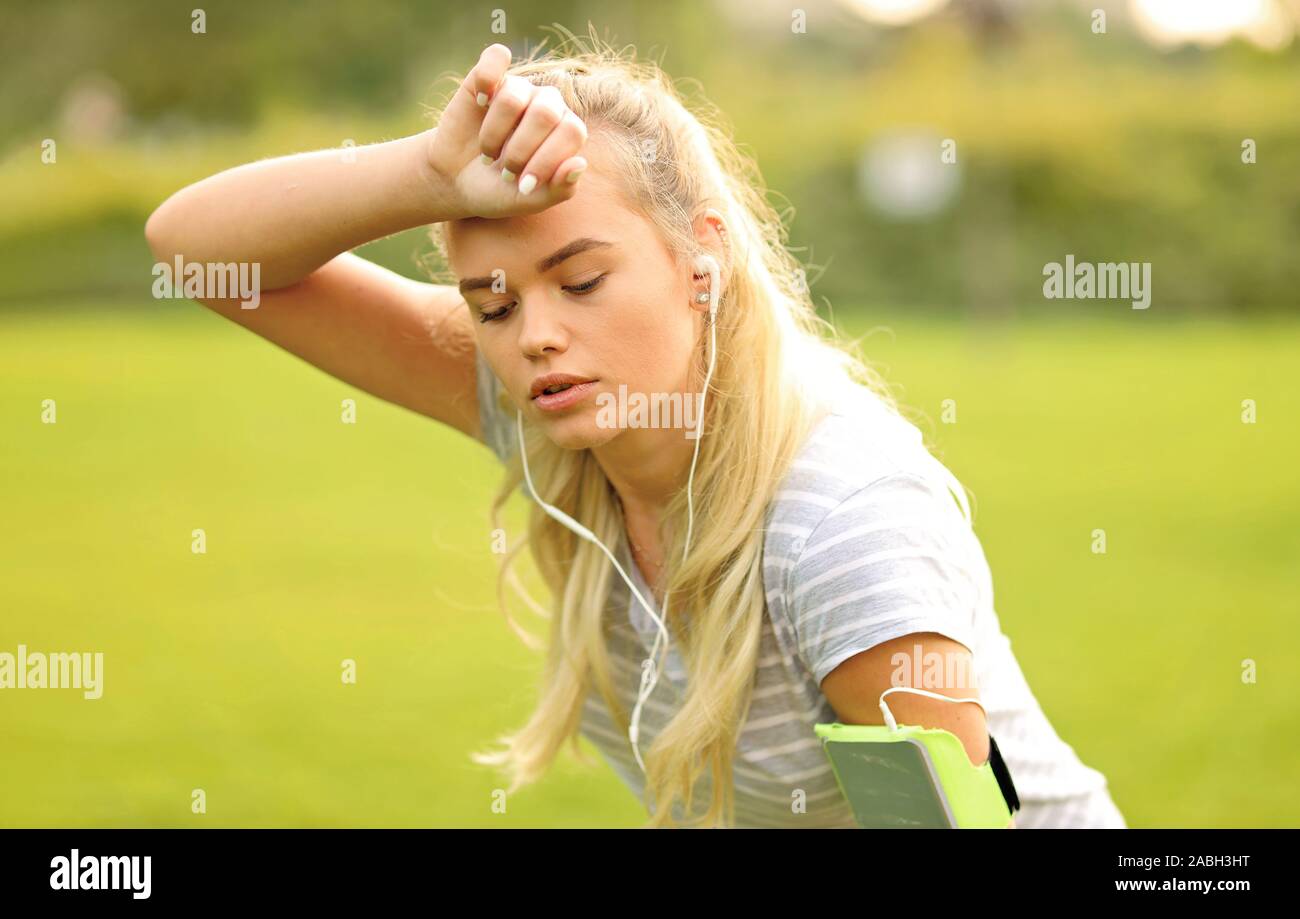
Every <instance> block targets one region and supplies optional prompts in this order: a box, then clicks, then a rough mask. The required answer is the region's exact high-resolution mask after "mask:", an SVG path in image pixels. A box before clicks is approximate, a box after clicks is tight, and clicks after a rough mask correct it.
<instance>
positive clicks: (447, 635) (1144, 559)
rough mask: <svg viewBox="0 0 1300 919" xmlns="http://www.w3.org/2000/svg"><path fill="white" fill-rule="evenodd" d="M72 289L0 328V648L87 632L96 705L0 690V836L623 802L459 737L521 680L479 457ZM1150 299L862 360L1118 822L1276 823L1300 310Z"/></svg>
mask: <svg viewBox="0 0 1300 919" xmlns="http://www.w3.org/2000/svg"><path fill="white" fill-rule="evenodd" d="M78 306H84V304H57V303H51V304H49V306H47V307H45V308H44V309H43V310H42V312H40V313H39V314H37V313H29V314H26V315H19V314H13V315H9V316H5V317H0V422H2V423H3V430H4V432H5V433H4V436H3V442H2V443H3V448H2V449H0V482H3V485H2V486H0V487H2V488H3V494H0V500H2V502H3V508H4V526H3V528H0V651H10V652H13V651H15V650H16V648H17V645H18V644H19V643H23V644H26V645H27V646H28V648H29V649H31V650H34V651H36V650H43V651H53V650H60V651H74V650H97V651H103V652H104V655H105V683H104V686H105V689H104V696H103V698H101V699H99V700H97V701H89V700H85V699H83V698H81V696H80V694H79V693H75V692H72V691H67V692H53V691H47V692H35V691H18V690H14V691H11V692H4V693H0V757H3V760H4V767H3V774H4V777H5V778H4V781H0V826H8V827H12V826H514V827H522V826H566V827H577V826H635V825H637V824H638V823H639V822H640V820H641V819H642V817H641V810H640V807H639V803H638V802H637V801H636V800H635V799H634V798H633V797H632V796H631V795H630V794H629V793H628V792H627V791H626V790H625V789H624V788H623V786H622V785H621V784H620V783H619V781H618V780H617V779H616V778H615V776H614V775H613V774H612V772H610V771H609V770H608V768H607V767H604V766H603V765H596V766H593V767H591V768H587V767H584V766H582V765H581V764H579V763H577V762H576V761H574V760H573V759H572V758H571V757H570V756H569V755H568V754H567V753H566V754H564V755H563V756H562V759H561V761H560V763H559V765H558V766H557V768H556V770H555V771H554V772H553V773H552V774H551V775H550V776H548V777H547V778H546V779H545V780H544V781H543V782H541V783H540V784H538V785H535V786H532V787H530V788H528V789H525V790H523V791H521V792H520V793H518V794H517V795H515V796H513V797H512V798H511V799H510V800H509V803H508V808H507V813H506V814H497V813H494V812H493V810H492V807H491V803H492V792H493V789H495V788H498V787H500V786H501V784H502V782H501V780H500V779H499V778H498V777H496V776H495V775H493V774H492V773H491V772H489V771H488V770H486V769H484V768H481V767H478V766H476V765H474V764H473V763H471V762H470V761H469V759H468V754H469V752H470V751H472V750H475V749H480V748H483V747H485V746H487V745H489V744H490V743H491V741H492V739H493V738H494V736H496V735H497V734H498V733H500V732H502V731H506V730H510V729H512V728H514V727H515V726H517V725H518V724H519V723H520V722H521V721H522V720H523V718H524V717H525V716H526V714H527V713H528V711H529V710H530V706H531V704H532V701H533V697H534V693H535V685H536V679H537V676H538V673H539V671H540V668H539V661H538V659H537V658H536V657H534V656H533V655H532V654H531V653H529V652H527V651H526V650H525V649H524V648H523V647H522V646H521V645H520V644H519V642H518V641H517V639H515V637H514V636H513V635H512V634H511V633H510V631H509V629H508V628H507V627H506V625H505V623H504V620H503V619H502V617H501V615H500V614H499V612H498V611H497V609H496V606H495V600H494V589H493V577H494V572H495V561H494V557H493V556H492V554H491V551H490V534H489V529H488V521H487V515H486V507H487V502H488V499H489V497H490V495H491V493H492V491H493V490H494V488H495V485H496V482H497V478H498V470H497V467H496V465H495V460H494V458H493V457H492V455H491V454H490V453H489V452H488V451H487V450H486V449H485V448H483V447H480V446H478V445H476V444H473V443H471V442H469V441H467V440H465V439H464V438H461V437H460V436H459V435H456V434H455V433H453V432H450V431H448V430H444V429H442V428H441V427H440V426H438V425H436V424H431V423H429V422H428V421H427V420H425V419H422V418H420V417H419V416H417V415H414V414H412V413H409V412H406V411H404V410H402V409H398V408H395V407H393V406H390V405H386V404H384V403H381V402H379V401H377V400H375V399H373V398H371V397H368V396H366V395H364V394H362V393H358V392H356V391H353V390H352V389H351V388H349V387H347V386H346V385H344V384H342V383H339V382H338V381H335V380H332V379H330V378H328V377H326V376H325V375H324V374H322V373H320V372H319V371H316V370H314V369H312V368H310V367H308V366H307V365H306V364H303V363H302V362H300V361H298V360H297V359H295V358H291V357H288V356H287V355H285V354H284V352H281V351H280V350H278V349H277V348H275V347H274V346H271V345H268V344H266V343H264V342H262V341H260V340H259V339H257V338H256V337H254V336H252V335H251V334H249V333H248V332H245V331H243V330H242V329H239V328H237V327H235V326H233V325H231V324H230V323H228V322H226V321H225V320H223V319H221V318H220V317H218V316H216V315H213V314H210V313H208V312H207V311H205V310H203V309H202V308H201V307H197V306H194V305H192V304H188V303H181V302H177V303H174V304H170V305H167V306H166V307H165V308H163V309H148V310H142V309H139V308H137V307H134V306H124V307H123V308H121V309H116V310H115V309H112V308H109V307H104V308H102V309H100V310H88V309H74V307H78ZM1145 320H1146V317H1144V316H1140V315H1139V314H1136V313H1135V314H1133V315H1131V316H1124V317H1122V318H1121V319H1117V320H1111V321H1107V322H1087V323H1085V322H1077V321H1072V322H1061V323H1052V324H1048V323H1036V324H1031V325H1024V326H1018V327H1007V328H999V329H989V330H984V331H980V330H975V329H967V328H966V327H965V326H963V325H960V324H955V323H892V322H891V323H890V325H891V326H892V328H893V330H894V334H892V335H890V334H878V335H874V336H872V337H871V338H869V339H868V340H867V343H866V349H867V351H868V352H869V353H870V354H872V355H873V356H874V357H875V358H876V359H877V360H879V361H880V362H881V364H882V369H883V370H884V371H885V373H886V375H887V376H888V378H889V379H890V380H891V381H894V382H895V383H899V384H903V385H905V387H906V388H905V389H904V390H902V392H901V393H900V395H901V397H902V398H903V400H904V401H905V402H906V403H908V404H909V405H911V406H913V407H915V408H916V409H918V410H921V411H924V412H925V413H927V414H928V415H929V417H930V418H932V419H933V421H934V423H933V424H932V425H931V426H929V427H927V428H926V430H927V433H930V434H933V435H934V436H935V437H936V438H937V440H938V442H939V445H940V448H941V450H942V456H943V458H944V459H945V461H946V462H947V463H948V464H949V466H950V467H951V468H952V469H953V470H954V472H956V473H957V475H958V476H959V477H960V478H961V479H962V480H963V481H964V482H965V483H966V485H967V486H968V487H969V488H970V490H971V491H972V492H973V493H974V500H975V506H976V529H977V532H978V533H979V535H980V537H981V539H982V540H983V543H984V546H985V550H986V552H987V554H988V556H989V560H990V563H991V565H992V568H993V573H994V584H995V588H996V598H995V599H996V606H997V610H998V613H999V616H1000V618H1001V621H1002V624H1003V628H1004V630H1005V631H1006V632H1007V633H1008V635H1009V636H1010V637H1011V639H1012V643H1013V647H1014V649H1015V651H1016V654H1017V656H1018V658H1019V661H1020V663H1021V666H1022V668H1023V669H1024V671H1025V674H1026V676H1027V678H1028V680H1029V683H1030V686H1031V687H1032V688H1033V690H1034V693H1035V695H1036V696H1037V698H1038V699H1039V701H1040V702H1041V703H1042V705H1043V707H1044V709H1045V711H1046V712H1047V715H1048V717H1049V719H1050V720H1051V721H1052V723H1053V724H1054V725H1055V727H1056V728H1057V730H1058V732H1059V733H1060V734H1061V736H1062V737H1063V738H1064V739H1065V740H1066V741H1067V742H1068V743H1070V744H1071V745H1072V746H1073V747H1074V748H1075V750H1076V751H1077V752H1078V753H1079V754H1080V756H1081V757H1082V758H1083V760H1084V762H1086V763H1088V764H1089V765H1091V766H1094V767H1096V768H1098V769H1100V770H1101V771H1102V772H1104V773H1105V774H1106V775H1107V776H1108V778H1109V780H1110V783H1111V788H1112V791H1113V794H1114V796H1115V799H1116V801H1117V803H1118V804H1119V806H1120V808H1121V810H1123V811H1124V813H1125V815H1126V816H1127V818H1128V820H1129V822H1130V824H1131V825H1132V826H1135V827H1147V826H1216V827H1223V826H1288V825H1290V826H1294V825H1296V823H1297V822H1300V820H1298V818H1300V806H1298V805H1296V804H1295V803H1294V801H1295V797H1294V795H1293V794H1292V788H1291V783H1292V782H1293V780H1294V774H1295V770H1296V766H1297V764H1298V763H1300V738H1298V737H1297V731H1296V727H1297V722H1296V719H1295V715H1294V700H1295V699H1296V698H1297V697H1298V696H1300V685H1297V683H1298V678H1297V667H1296V665H1297V658H1298V657H1300V655H1298V654H1297V652H1296V651H1295V643H1294V640H1293V638H1292V635H1291V630H1290V627H1291V625H1292V624H1293V623H1294V622H1295V621H1296V613H1297V611H1298V606H1297V600H1296V599H1295V598H1296V590H1297V586H1300V584H1298V583H1297V582H1298V581H1300V576H1298V575H1297V558H1300V477H1297V476H1296V474H1295V472H1296V465H1297V457H1300V433H1298V432H1300V425H1297V417H1298V416H1300V368H1298V367H1297V361H1296V356H1297V355H1298V354H1300V323H1296V322H1291V323H1273V324H1269V325H1263V324H1257V325H1221V324H1210V323H1188V324H1156V323H1151V322H1149V321H1145ZM851 327H852V328H853V330H854V331H859V330H861V328H864V326H862V325H861V324H854V325H853V326H851ZM349 397H351V398H356V399H357V402H358V417H359V421H358V423H357V424H355V425H345V424H342V423H340V420H339V411H340V407H339V406H340V400H341V399H344V398H349ZM47 398H49V399H55V400H56V401H57V411H58V422H57V424H54V425H45V424H42V423H41V422H40V411H41V400H43V399H47ZM946 398H952V399H955V400H956V401H957V412H958V415H957V418H958V420H957V423H956V424H951V425H950V424H941V423H939V418H940V410H941V409H940V406H941V402H942V400H943V399H946ZM1245 398H1253V399H1255V400H1256V402H1257V404H1258V413H1259V420H1258V423H1257V424H1254V425H1246V424H1242V423H1241V421H1240V411H1241V409H1240V403H1241V400H1242V399H1245ZM515 510H516V517H515V520H516V521H517V520H518V519H520V517H519V512H520V511H522V505H519V506H517V507H516V508H515ZM199 527H201V528H203V529H205V531H206V533H207V548H208V551H207V553H206V554H205V555H196V554H193V553H192V552H191V551H190V533H191V530H193V529H195V528H199ZM1094 528H1103V529H1105V531H1106V534H1107V540H1108V551H1107V553H1106V554H1104V555H1097V554H1093V553H1092V552H1091V551H1090V545H1091V541H1092V538H1091V532H1092V530H1093V529H1094ZM345 658H351V659H354V660H355V661H357V666H358V677H359V680H358V683H357V684H356V685H351V686H349V685H344V684H343V683H342V682H341V681H340V677H339V674H340V662H341V661H342V660H343V659H345ZM1246 658H1250V659H1253V660H1254V661H1256V663H1257V669H1258V682H1257V683H1255V684H1243V683H1242V680H1241V676H1240V673H1241V668H1242V661H1243V659H1246ZM584 745H585V744H584ZM585 746H586V748H587V749H588V750H589V751H590V753H591V756H592V758H593V760H595V761H596V762H597V763H599V755H598V754H597V753H596V752H595V751H594V748H591V747H590V746H589V745H585ZM195 788H202V789H204V790H205V792H206V795H207V808H208V810H207V814H206V815H194V814H192V813H191V812H190V794H191V791H192V790H193V789H195Z"/></svg>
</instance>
